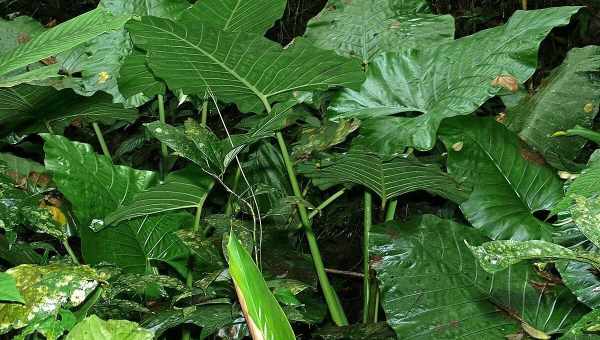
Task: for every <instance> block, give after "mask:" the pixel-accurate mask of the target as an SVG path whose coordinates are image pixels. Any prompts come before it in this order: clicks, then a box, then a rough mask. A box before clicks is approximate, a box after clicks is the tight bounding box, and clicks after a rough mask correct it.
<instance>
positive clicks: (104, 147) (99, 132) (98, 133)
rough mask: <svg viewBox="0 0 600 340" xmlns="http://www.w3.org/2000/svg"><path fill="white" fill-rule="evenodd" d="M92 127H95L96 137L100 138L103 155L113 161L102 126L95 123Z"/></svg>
mask: <svg viewBox="0 0 600 340" xmlns="http://www.w3.org/2000/svg"><path fill="white" fill-rule="evenodd" d="M92 126H93V127H94V132H95V133H96V137H97V138H98V143H100V148H101V149H102V153H103V154H104V156H106V157H108V158H109V159H111V160H112V156H111V155H110V150H108V146H107V145H106V141H105V140H104V135H103V134H102V130H100V126H99V125H98V123H96V122H93V123H92Z"/></svg>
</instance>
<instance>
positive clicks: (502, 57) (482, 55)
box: [329, 7, 580, 153]
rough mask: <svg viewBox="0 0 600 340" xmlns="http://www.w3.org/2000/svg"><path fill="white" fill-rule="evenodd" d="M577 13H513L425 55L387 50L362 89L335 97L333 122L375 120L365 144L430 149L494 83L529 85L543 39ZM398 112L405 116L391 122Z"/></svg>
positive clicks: (562, 9) (494, 91) (486, 95)
mask: <svg viewBox="0 0 600 340" xmlns="http://www.w3.org/2000/svg"><path fill="white" fill-rule="evenodd" d="M579 8H580V7H558V8H547V9H541V10H536V11H517V12H515V14H514V15H513V16H512V17H511V18H510V20H509V21H508V22H507V23H506V24H505V25H503V26H499V27H495V28H491V29H487V30H484V31H481V32H477V33H475V34H473V35H471V36H467V37H464V38H461V39H457V40H455V41H452V42H449V43H445V44H441V45H439V46H435V47H430V48H426V49H423V50H415V49H408V50H403V51H401V52H398V53H385V54H383V55H381V56H379V57H377V58H375V60H373V62H372V63H371V64H370V65H369V69H368V71H367V80H366V81H365V83H364V84H363V86H362V88H361V90H360V91H353V90H345V91H343V92H342V93H341V94H340V95H339V96H338V97H337V98H336V99H334V100H333V102H332V104H331V106H330V112H329V114H330V117H331V118H334V119H341V118H348V117H358V118H364V119H369V120H375V121H374V122H371V123H370V124H371V128H370V129H368V130H367V131H366V132H369V133H368V134H365V133H364V132H363V133H362V134H363V137H364V138H365V139H367V141H365V143H367V144H369V141H370V140H371V139H375V140H380V139H384V138H385V139H388V140H389V141H388V142H387V147H388V148H389V147H390V145H392V146H393V148H396V149H398V148H402V147H406V146H414V147H416V148H417V149H420V150H429V149H431V148H432V147H433V145H434V143H435V140H436V132H437V129H438V127H439V125H440V123H441V121H442V120H443V119H445V118H448V117H453V116H459V115H466V114H470V113H471V112H473V111H475V110H476V109H477V108H478V107H479V106H480V105H481V104H483V103H484V102H485V101H486V100H488V99H489V98H491V97H493V96H494V95H496V94H497V93H498V92H499V91H500V90H501V88H502V87H501V86H497V85H494V84H497V83H499V82H498V80H502V79H506V78H508V79H513V80H514V81H515V82H516V83H523V82H524V81H525V80H527V79H528V78H529V77H530V76H531V75H532V74H533V72H534V71H535V69H536V66H537V49H538V46H539V44H540V43H541V41H542V39H543V38H544V37H545V36H546V34H548V33H549V32H550V30H551V29H552V28H554V27H556V26H563V25H566V24H568V23H569V19H570V17H571V16H572V15H573V14H574V13H575V12H577V11H578V10H579ZM500 76H503V77H504V78H500V79H498V77H500ZM500 83H501V82H500ZM414 112H417V113H419V115H416V116H415V115H414ZM398 113H402V114H403V115H404V116H402V117H398V116H394V117H389V116H391V115H395V114H398ZM367 123H369V122H368V121H367V122H365V124H367ZM373 124H377V125H378V126H379V127H387V128H385V129H382V130H380V129H377V128H375V127H373ZM382 134H384V135H382ZM379 144H386V143H383V142H382V141H379ZM379 151H381V152H385V153H393V151H394V150H386V149H380V150H379Z"/></svg>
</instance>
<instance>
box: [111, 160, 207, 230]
mask: <svg viewBox="0 0 600 340" xmlns="http://www.w3.org/2000/svg"><path fill="white" fill-rule="evenodd" d="M213 185H214V180H213V179H212V177H210V176H208V175H206V174H204V173H203V172H202V170H201V169H200V168H198V167H196V166H188V167H186V168H184V169H182V170H179V171H174V172H171V173H169V175H168V176H167V177H166V179H165V181H164V182H163V183H161V184H158V185H156V186H154V187H151V188H149V189H148V190H146V191H143V192H141V193H138V194H136V195H135V196H134V197H133V200H132V201H131V203H129V204H127V205H125V206H122V207H121V208H119V209H117V210H115V211H113V212H112V213H110V214H109V215H108V216H106V218H105V219H104V224H105V225H110V224H115V223H119V222H120V221H123V220H128V219H132V218H135V217H140V216H145V215H152V214H158V213H164V212H167V211H176V210H182V209H188V208H195V209H202V206H203V205H204V201H205V200H206V197H207V196H208V193H209V192H210V190H211V189H212V187H213Z"/></svg>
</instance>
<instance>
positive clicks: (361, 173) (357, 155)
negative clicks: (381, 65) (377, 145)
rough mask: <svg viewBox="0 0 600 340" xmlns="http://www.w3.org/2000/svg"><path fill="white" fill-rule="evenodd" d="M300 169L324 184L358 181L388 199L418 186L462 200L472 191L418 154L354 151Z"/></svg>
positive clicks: (416, 188) (356, 182)
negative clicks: (390, 155) (383, 155)
mask: <svg viewBox="0 0 600 340" xmlns="http://www.w3.org/2000/svg"><path fill="white" fill-rule="evenodd" d="M298 170H299V172H300V173H302V174H304V175H305V176H308V177H310V178H311V179H312V180H313V182H314V183H315V185H317V186H320V187H322V188H327V187H330V186H332V185H335V184H338V183H355V184H360V185H363V186H365V187H367V188H369V189H371V190H373V191H375V192H376V193H377V195H379V197H381V198H382V199H384V200H389V199H392V198H394V197H397V196H400V195H403V194H406V193H409V192H413V191H417V190H427V191H429V192H431V193H434V194H437V195H440V196H443V197H445V198H448V199H451V200H453V201H455V202H462V201H464V200H465V199H466V198H467V196H468V192H467V191H464V190H463V188H461V186H460V185H459V184H458V183H457V182H456V181H455V180H454V179H453V178H452V177H450V176H449V175H448V174H446V173H444V172H442V171H441V170H440V169H439V167H437V166H435V165H432V164H424V163H421V162H419V161H418V160H416V159H414V158H404V157H395V158H392V159H390V160H385V159H383V158H381V157H379V156H377V155H374V154H368V153H363V152H350V153H347V154H341V155H338V156H337V157H334V158H333V159H328V160H322V161H320V162H318V163H307V164H305V165H303V166H301V167H300V168H299V169H298Z"/></svg>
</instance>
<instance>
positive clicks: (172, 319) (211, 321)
mask: <svg viewBox="0 0 600 340" xmlns="http://www.w3.org/2000/svg"><path fill="white" fill-rule="evenodd" d="M237 317H238V315H236V313H234V311H233V309H232V306H231V305H226V304H206V305H197V306H194V307H192V308H188V309H186V310H167V311H164V312H160V313H157V314H155V315H153V316H151V317H149V318H147V319H145V320H144V323H143V324H142V326H143V327H145V328H147V329H149V330H151V331H152V332H154V334H155V335H156V336H157V337H159V336H161V335H162V334H163V333H164V332H165V331H167V330H168V329H170V328H174V327H177V326H179V325H182V324H194V325H196V326H198V327H202V333H201V334H200V339H205V338H206V337H207V336H209V335H211V334H213V333H215V332H216V331H218V330H219V328H221V327H224V326H226V325H228V324H231V323H233V322H234V321H235V319H236V318H237Z"/></svg>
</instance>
